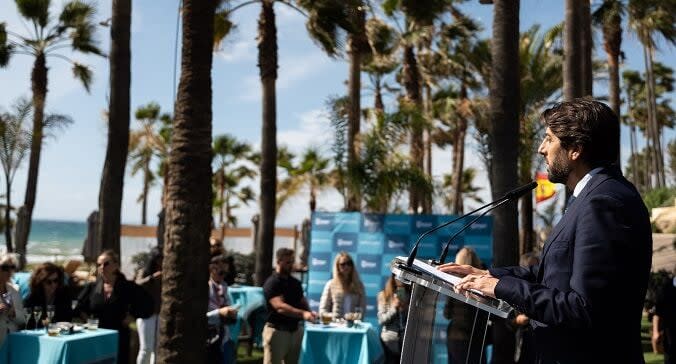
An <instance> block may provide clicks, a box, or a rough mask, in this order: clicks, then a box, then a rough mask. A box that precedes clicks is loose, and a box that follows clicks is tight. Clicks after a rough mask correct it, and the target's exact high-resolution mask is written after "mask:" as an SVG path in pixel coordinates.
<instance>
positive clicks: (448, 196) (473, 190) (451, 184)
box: [442, 167, 484, 211]
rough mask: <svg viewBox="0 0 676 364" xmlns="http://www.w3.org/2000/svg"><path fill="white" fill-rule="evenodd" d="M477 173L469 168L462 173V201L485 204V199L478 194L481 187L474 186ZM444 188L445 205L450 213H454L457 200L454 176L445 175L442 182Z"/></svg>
mask: <svg viewBox="0 0 676 364" xmlns="http://www.w3.org/2000/svg"><path fill="white" fill-rule="evenodd" d="M476 174H477V171H476V169H475V168H472V167H469V168H467V169H465V170H464V171H462V178H461V179H462V187H461V188H460V190H461V191H462V194H461V195H460V198H461V199H463V200H464V199H469V200H471V201H474V202H476V203H480V204H481V203H483V202H484V201H483V199H482V198H481V197H479V194H478V192H479V191H481V189H482V188H481V187H477V186H475V185H474V179H475V178H476ZM442 188H443V190H445V191H444V192H443V200H444V205H445V206H446V208H447V209H449V210H450V211H453V208H454V206H455V201H454V199H456V198H457V195H456V193H455V191H456V188H455V178H454V176H453V175H452V174H444V176H443V181H442Z"/></svg>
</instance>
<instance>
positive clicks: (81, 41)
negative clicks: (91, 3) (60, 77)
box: [70, 23, 105, 57]
mask: <svg viewBox="0 0 676 364" xmlns="http://www.w3.org/2000/svg"><path fill="white" fill-rule="evenodd" d="M95 31H96V28H95V27H94V25H93V24H91V23H78V24H77V25H76V26H75V27H73V31H72V32H71V33H70V38H71V39H72V45H73V49H74V50H76V51H80V52H82V53H93V54H96V55H99V56H102V57H105V55H104V54H103V51H102V50H100V49H99V48H98V47H97V46H96V43H95V41H94V38H93V37H94V32H95Z"/></svg>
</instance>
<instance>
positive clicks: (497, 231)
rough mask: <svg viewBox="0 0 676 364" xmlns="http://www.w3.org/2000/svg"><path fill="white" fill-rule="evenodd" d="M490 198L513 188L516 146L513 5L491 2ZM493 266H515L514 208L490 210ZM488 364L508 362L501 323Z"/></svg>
mask: <svg viewBox="0 0 676 364" xmlns="http://www.w3.org/2000/svg"><path fill="white" fill-rule="evenodd" d="M491 58H492V60H493V61H492V67H491V80H490V101H491V105H490V120H491V124H490V127H491V150H492V153H493V155H492V158H493V159H492V163H491V167H492V168H491V170H490V174H491V182H492V183H491V193H492V195H493V198H494V199H497V198H499V197H500V196H502V195H503V194H504V193H505V192H507V191H509V190H510V189H512V188H514V187H516V185H517V183H518V176H517V160H518V149H519V148H518V145H519V112H518V105H519V80H520V78H519V71H518V70H519V1H515V0H494V5H493V45H492V47H491ZM493 216H494V220H493V221H494V224H493V257H494V258H493V265H494V266H496V267H503V266H510V265H516V264H518V261H519V237H518V225H517V220H518V219H517V206H516V203H515V202H512V203H509V204H507V205H506V206H505V207H503V208H500V209H497V210H495V212H494V214H493ZM493 337H494V341H493V342H494V343H495V344H494V348H493V358H494V359H493V363H509V362H513V361H514V333H513V331H511V330H510V329H509V328H507V327H506V326H505V324H503V323H498V324H496V325H495V327H494V330H493Z"/></svg>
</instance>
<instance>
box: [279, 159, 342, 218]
mask: <svg viewBox="0 0 676 364" xmlns="http://www.w3.org/2000/svg"><path fill="white" fill-rule="evenodd" d="M329 162H330V160H329V159H328V158H324V157H323V156H322V155H321V153H320V152H319V149H318V148H316V147H309V148H308V149H306V150H305V151H304V152H303V153H302V154H301V156H300V161H298V164H297V165H294V163H293V161H291V160H287V161H284V162H283V163H282V167H283V168H285V169H286V170H287V174H288V177H287V178H286V179H284V180H282V181H281V183H280V184H279V192H278V197H277V206H278V211H279V209H280V208H281V207H282V205H284V203H285V202H286V201H288V199H289V198H291V197H292V196H295V195H297V194H298V193H300V192H301V191H302V190H304V189H306V188H307V189H308V190H309V193H310V196H309V197H310V198H309V202H310V212H311V213H312V212H315V209H316V208H317V193H318V192H319V191H321V190H323V189H325V188H326V187H328V186H330V185H331V179H330V173H329Z"/></svg>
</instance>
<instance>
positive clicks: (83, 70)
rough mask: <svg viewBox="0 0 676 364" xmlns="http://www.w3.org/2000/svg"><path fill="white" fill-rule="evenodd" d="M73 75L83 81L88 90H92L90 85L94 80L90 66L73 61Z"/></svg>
mask: <svg viewBox="0 0 676 364" xmlns="http://www.w3.org/2000/svg"><path fill="white" fill-rule="evenodd" d="M73 76H74V77H75V78H77V79H79V80H80V82H82V85H83V86H84V88H85V90H87V92H89V91H90V89H89V86H90V85H91V82H92V71H91V70H90V69H89V67H87V66H85V65H83V64H80V63H77V62H75V63H73Z"/></svg>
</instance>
